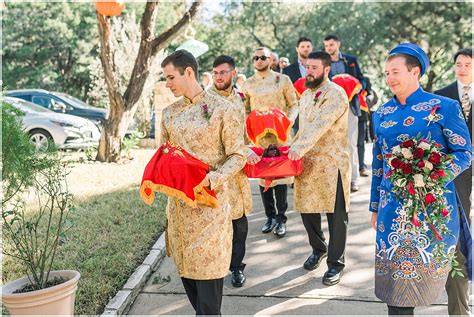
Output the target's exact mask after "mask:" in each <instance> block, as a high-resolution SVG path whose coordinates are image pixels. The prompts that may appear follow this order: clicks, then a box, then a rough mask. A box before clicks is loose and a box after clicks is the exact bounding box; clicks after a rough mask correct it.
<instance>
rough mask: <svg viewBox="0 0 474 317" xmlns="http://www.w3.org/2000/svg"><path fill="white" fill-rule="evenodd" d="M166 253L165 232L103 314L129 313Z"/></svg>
mask: <svg viewBox="0 0 474 317" xmlns="http://www.w3.org/2000/svg"><path fill="white" fill-rule="evenodd" d="M165 254H166V243H165V233H164V232H163V233H162V234H161V235H160V237H159V238H158V239H157V240H156V242H155V244H154V245H153V247H151V250H150V253H149V254H148V255H147V257H146V258H145V260H143V263H142V264H141V265H139V266H138V267H137V268H136V269H135V271H134V272H133V273H132V275H130V277H129V278H128V280H127V282H126V283H125V285H124V286H123V287H122V289H121V290H120V291H118V292H117V294H116V295H115V296H114V297H113V298H112V299H111V300H110V301H109V302H108V303H107V305H106V306H105V310H104V312H103V313H102V315H101V316H118V315H123V314H125V313H127V311H128V310H129V309H130V307H131V306H132V304H133V302H134V301H135V299H136V298H137V296H138V294H139V293H140V291H141V289H142V288H143V286H144V285H145V283H146V281H147V280H148V278H149V277H150V276H151V274H152V273H153V272H155V271H156V270H157V269H158V267H159V265H160V263H161V261H162V260H163V258H164V257H165Z"/></svg>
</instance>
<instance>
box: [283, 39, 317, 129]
mask: <svg viewBox="0 0 474 317" xmlns="http://www.w3.org/2000/svg"><path fill="white" fill-rule="evenodd" d="M295 49H296V53H297V54H298V60H297V61H296V62H294V63H293V64H291V65H290V66H288V67H286V68H285V69H283V74H285V75H288V76H289V77H290V79H291V82H292V83H293V84H294V83H295V81H297V80H298V79H300V78H302V77H305V76H306V60H307V59H308V55H309V53H311V51H313V42H312V41H311V40H310V39H309V38H307V37H300V38H299V39H298V42H297V43H296V48H295ZM298 129H299V124H298V117H297V118H296V120H295V122H294V124H293V132H294V134H295V135H296V133H297V132H298Z"/></svg>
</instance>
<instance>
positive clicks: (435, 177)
mask: <svg viewBox="0 0 474 317" xmlns="http://www.w3.org/2000/svg"><path fill="white" fill-rule="evenodd" d="M430 178H431V179H432V180H437V179H438V178H439V176H438V173H436V172H433V173H431V174H430Z"/></svg>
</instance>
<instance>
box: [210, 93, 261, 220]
mask: <svg viewBox="0 0 474 317" xmlns="http://www.w3.org/2000/svg"><path fill="white" fill-rule="evenodd" d="M209 92H211V93H215V94H218V95H219V96H221V97H223V98H225V99H227V100H228V101H230V102H232V103H233V104H235V105H236V106H237V107H238V108H239V109H240V110H241V113H240V118H241V120H242V122H244V120H245V110H244V101H243V97H242V95H241V94H239V91H238V90H236V89H235V88H233V89H232V91H231V92H230V93H228V92H226V91H221V90H217V89H216V87H215V86H214V85H212V86H211V87H210V88H209ZM243 137H244V136H242V138H243ZM227 196H228V198H227V199H228V202H229V205H230V208H231V210H232V220H236V219H239V218H242V216H243V215H249V214H250V213H251V211H252V193H251V191H250V183H249V180H248V178H247V175H246V174H245V172H244V171H243V170H241V171H239V172H238V173H237V174H235V176H233V178H232V179H230V180H229V181H228V192H227Z"/></svg>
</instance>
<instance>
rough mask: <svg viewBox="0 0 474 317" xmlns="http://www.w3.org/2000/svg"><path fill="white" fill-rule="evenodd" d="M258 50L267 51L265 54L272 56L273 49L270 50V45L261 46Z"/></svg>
mask: <svg viewBox="0 0 474 317" xmlns="http://www.w3.org/2000/svg"><path fill="white" fill-rule="evenodd" d="M256 51H264V52H265V56H267V57H270V54H271V53H272V51H270V49H269V48H268V47H263V46H262V47H259V48H257V49H256V50H255V52H256Z"/></svg>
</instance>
